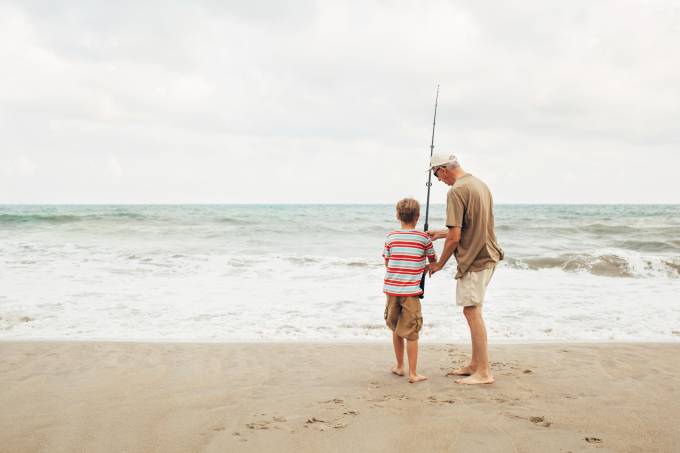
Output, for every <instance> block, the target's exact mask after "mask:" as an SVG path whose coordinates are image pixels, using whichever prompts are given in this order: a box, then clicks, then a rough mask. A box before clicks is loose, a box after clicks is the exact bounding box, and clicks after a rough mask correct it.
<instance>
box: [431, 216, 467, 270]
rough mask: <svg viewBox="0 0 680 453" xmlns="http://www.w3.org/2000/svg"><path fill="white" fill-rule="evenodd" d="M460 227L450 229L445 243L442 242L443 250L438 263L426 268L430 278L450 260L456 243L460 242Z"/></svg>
mask: <svg viewBox="0 0 680 453" xmlns="http://www.w3.org/2000/svg"><path fill="white" fill-rule="evenodd" d="M460 231H461V230H460V227H450V228H449V231H448V233H447V234H446V242H444V250H442V255H441V256H440V257H439V261H437V262H436V263H433V264H430V265H429V266H428V272H429V273H430V276H432V275H433V274H434V273H435V272H439V271H440V270H441V269H442V268H443V267H444V266H445V265H446V262H447V261H448V260H449V258H451V255H453V252H455V251H456V248H457V247H458V243H459V242H460Z"/></svg>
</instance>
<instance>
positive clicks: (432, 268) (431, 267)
mask: <svg viewBox="0 0 680 453" xmlns="http://www.w3.org/2000/svg"><path fill="white" fill-rule="evenodd" d="M443 267H444V265H443V264H439V263H430V264H428V265H427V273H428V274H429V275H430V277H432V276H433V275H434V274H435V273H436V272H439V271H440V270H442V268H443Z"/></svg>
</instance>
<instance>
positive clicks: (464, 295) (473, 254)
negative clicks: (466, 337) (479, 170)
mask: <svg viewBox="0 0 680 453" xmlns="http://www.w3.org/2000/svg"><path fill="white" fill-rule="evenodd" d="M430 169H431V170H432V171H433V173H434V175H435V176H436V177H437V179H439V180H440V181H441V182H443V183H444V184H446V185H448V186H451V189H449V193H448V195H447V197H446V226H447V227H448V229H445V230H436V231H430V232H429V233H428V234H429V235H430V237H432V239H433V240H435V239H442V238H446V242H445V243H444V250H443V251H442V254H441V256H440V258H439V261H437V262H436V263H432V264H430V265H429V266H428V270H429V273H430V275H432V274H434V273H436V272H438V271H439V270H441V269H442V268H443V267H444V265H445V264H446V262H447V261H448V259H449V258H450V257H451V255H452V254H453V255H455V257H456V261H457V262H458V269H457V272H456V282H457V283H456V304H457V305H459V306H462V307H463V313H464V314H465V319H467V322H468V325H469V326H470V336H471V337H472V358H471V359H470V363H469V364H468V365H467V366H465V367H463V368H460V369H458V370H455V371H451V372H450V373H449V374H452V375H457V376H467V377H465V378H462V379H458V380H457V381H456V382H457V383H459V384H491V383H492V382H493V381H494V378H493V375H492V374H491V369H490V367H489V355H488V352H487V339H486V326H485V325H484V318H483V317H482V305H483V303H484V294H485V292H486V287H487V286H488V285H489V282H490V281H491V277H492V276H493V273H494V271H495V269H496V264H497V263H498V262H499V261H500V260H502V259H503V251H502V250H501V248H500V247H499V246H498V243H497V242H496V233H495V231H494V219H493V199H492V197H491V192H490V191H489V188H488V187H487V186H486V184H484V183H483V182H482V181H481V180H480V179H478V178H476V177H474V176H472V175H471V174H469V173H466V172H465V171H464V170H463V169H462V168H461V166H460V165H459V164H458V160H457V159H456V156H454V155H453V154H449V153H436V154H434V155H433V156H432V159H431V161H430Z"/></svg>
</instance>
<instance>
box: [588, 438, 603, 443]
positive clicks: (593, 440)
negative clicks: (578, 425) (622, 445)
mask: <svg viewBox="0 0 680 453" xmlns="http://www.w3.org/2000/svg"><path fill="white" fill-rule="evenodd" d="M585 441H586V442H588V443H589V444H601V443H602V439H600V438H599V437H586V438H585Z"/></svg>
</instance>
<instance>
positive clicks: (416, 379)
mask: <svg viewBox="0 0 680 453" xmlns="http://www.w3.org/2000/svg"><path fill="white" fill-rule="evenodd" d="M426 380H427V376H421V375H420V374H416V375H415V376H409V377H408V381H409V382H410V383H411V384H414V383H416V382H420V381H426Z"/></svg>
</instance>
